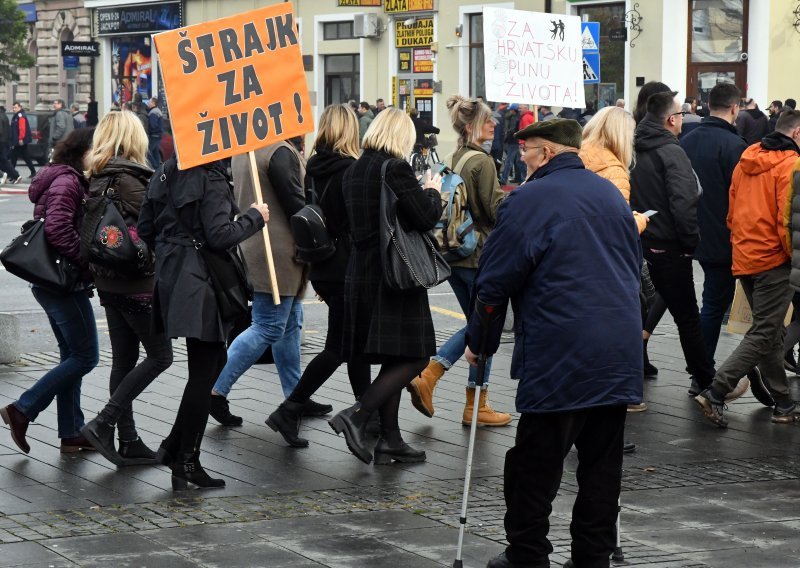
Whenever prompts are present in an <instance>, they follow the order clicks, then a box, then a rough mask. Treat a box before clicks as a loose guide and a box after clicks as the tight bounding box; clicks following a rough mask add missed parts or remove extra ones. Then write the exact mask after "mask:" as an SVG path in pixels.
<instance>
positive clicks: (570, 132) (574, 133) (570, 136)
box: [514, 118, 583, 149]
mask: <svg viewBox="0 0 800 568" xmlns="http://www.w3.org/2000/svg"><path fill="white" fill-rule="evenodd" d="M582 135H583V130H582V129H581V125H580V124H579V123H578V121H577V120H572V119H571V118H554V119H553V120H545V121H543V122H534V123H533V124H531V125H530V126H528V127H526V128H523V129H522V130H520V131H519V132H516V133H515V134H514V136H515V137H516V138H519V139H520V140H527V139H528V138H544V139H545V140H550V141H551V142H555V143H556V144H561V145H562V146H571V147H572V148H578V149H580V147H581V138H582Z"/></svg>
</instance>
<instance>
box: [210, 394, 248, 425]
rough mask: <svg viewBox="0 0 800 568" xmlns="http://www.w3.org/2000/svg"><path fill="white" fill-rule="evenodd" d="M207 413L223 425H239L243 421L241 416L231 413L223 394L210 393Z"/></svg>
mask: <svg viewBox="0 0 800 568" xmlns="http://www.w3.org/2000/svg"><path fill="white" fill-rule="evenodd" d="M208 414H209V416H211V418H213V419H214V420H216V421H217V422H219V423H220V424H222V425H223V426H241V425H242V424H243V423H244V420H242V417H241V416H236V415H234V414H231V410H230V407H229V406H228V399H227V398H225V397H224V396H217V395H213V394H212V395H211V405H210V406H209V409H208Z"/></svg>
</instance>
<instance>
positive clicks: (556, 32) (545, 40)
mask: <svg viewBox="0 0 800 568" xmlns="http://www.w3.org/2000/svg"><path fill="white" fill-rule="evenodd" d="M483 37H484V61H485V66H486V68H485V73H486V98H487V99H488V100H492V101H507V102H510V103H525V104H536V105H546V106H551V105H552V106H561V107H575V108H579V107H583V106H584V103H585V101H584V91H583V60H582V58H581V23H580V18H579V17H577V16H564V15H561V14H542V13H536V12H525V11H522V10H506V9H503V8H491V7H485V8H484V9H483Z"/></svg>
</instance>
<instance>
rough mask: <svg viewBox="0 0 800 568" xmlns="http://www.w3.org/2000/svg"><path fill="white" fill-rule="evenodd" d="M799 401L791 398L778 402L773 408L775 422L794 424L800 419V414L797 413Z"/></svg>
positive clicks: (773, 420)
mask: <svg viewBox="0 0 800 568" xmlns="http://www.w3.org/2000/svg"><path fill="white" fill-rule="evenodd" d="M795 410H797V403H796V402H794V401H792V400H790V401H788V402H785V403H778V404H776V405H775V408H774V409H773V410H772V422H773V423H774V424H792V423H794V422H797V421H798V420H800V416H798V415H797V414H795Z"/></svg>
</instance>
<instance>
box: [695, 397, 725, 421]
mask: <svg viewBox="0 0 800 568" xmlns="http://www.w3.org/2000/svg"><path fill="white" fill-rule="evenodd" d="M694 400H695V402H697V404H699V405H700V408H701V409H702V410H703V414H704V415H705V417H706V418H708V419H709V420H711V422H713V423H714V424H716V425H717V426H719V427H720V428H727V427H728V421H727V420H726V419H725V416H724V415H723V413H724V411H725V410H727V406H725V401H724V400H718V399H717V398H716V397H715V396H714V394H713V392H712V391H711V389H706V390H704V391H703V392H701V393H700V394H698V395H697V396H696V397H694Z"/></svg>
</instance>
